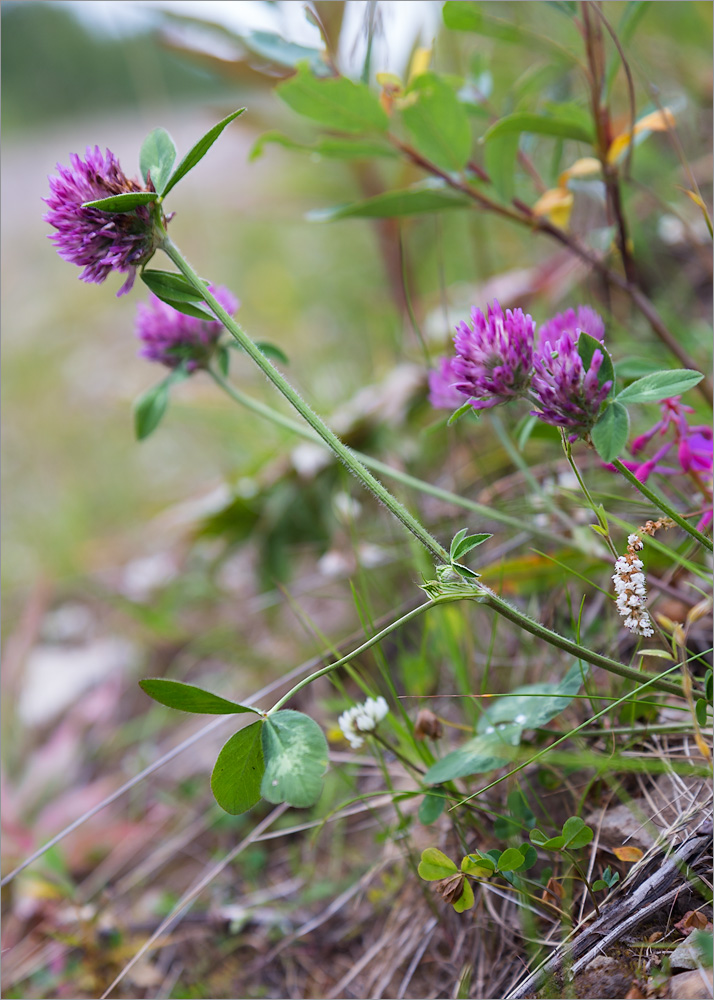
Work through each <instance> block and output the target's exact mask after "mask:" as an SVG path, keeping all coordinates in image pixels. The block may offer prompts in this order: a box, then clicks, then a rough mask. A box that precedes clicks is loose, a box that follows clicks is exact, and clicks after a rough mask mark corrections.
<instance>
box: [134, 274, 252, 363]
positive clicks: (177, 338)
mask: <svg viewBox="0 0 714 1000" xmlns="http://www.w3.org/2000/svg"><path fill="white" fill-rule="evenodd" d="M208 290H209V291H210V292H211V293H212V294H213V295H215V297H216V298H217V299H218V301H219V302H220V304H221V305H222V306H223V308H224V309H225V310H226V312H227V313H230V314H231V315H232V314H233V313H234V312H235V311H236V310H237V308H238V304H239V303H238V300H237V299H236V298H235V296H234V295H233V294H232V293H231V292H229V290H228V289H227V288H222V287H218V288H214V286H213V285H209V286H208ZM222 332H223V326H222V325H221V324H220V323H219V322H218V321H211V320H204V319H198V318H196V317H194V316H187V315H186V314H185V313H181V312H178V311H177V310H176V309H174V308H173V307H172V306H170V305H167V303H166V302H162V301H161V299H159V298H157V297H156V296H155V295H151V296H150V297H149V302H148V304H146V303H144V302H140V303H139V305H138V307H137V315H136V335H137V337H138V338H139V340H141V341H142V342H143V345H144V346H143V347H142V349H141V350H140V351H139V357H141V358H148V359H149V361H158V362H159V363H160V364H162V365H166V367H167V368H176V367H177V366H178V365H180V364H181V363H184V364H185V366H186V370H187V371H189V372H192V371H195V370H196V369H197V368H205V367H206V365H207V364H208V362H209V361H210V359H211V357H212V356H213V353H214V351H215V349H216V345H217V344H218V340H219V338H220V336H221V333H222Z"/></svg>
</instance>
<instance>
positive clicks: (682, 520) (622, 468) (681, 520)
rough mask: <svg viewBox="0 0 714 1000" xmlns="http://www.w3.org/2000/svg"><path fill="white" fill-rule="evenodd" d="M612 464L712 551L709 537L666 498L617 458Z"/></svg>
mask: <svg viewBox="0 0 714 1000" xmlns="http://www.w3.org/2000/svg"><path fill="white" fill-rule="evenodd" d="M612 464H613V465H614V466H615V468H616V469H617V471H618V472H619V473H620V474H621V475H623V476H624V477H625V479H626V480H627V481H628V483H630V485H631V486H634V487H635V489H636V490H639V491H640V493H641V494H642V495H643V496H645V497H647V499H648V500H649V501H650V502H651V503H653V504H654V505H655V507H659V509H660V510H661V511H662V513H663V514H666V515H667V517H671V518H672V520H673V521H675V522H676V523H677V524H678V525H679V527H680V528H684V530H685V531H686V532H687V534H689V535H691V536H692V538H696V540H697V541H698V542H699V544H700V545H703V546H704V547H705V548H706V549H708V550H709V551H710V552H712V551H714V545H712V540H711V538H707V536H706V535H703V534H702V533H701V531H697V529H696V528H693V527H692V525H691V524H689V523H688V522H687V520H686V519H685V518H683V517H682V515H681V514H678V513H677V511H676V510H675V509H674V508H673V507H670V505H669V504H668V503H667V501H666V500H663V499H662V497H659V496H657V494H656V493H654V492H653V491H652V490H651V489H650V488H649V486H647V485H646V484H645V483H642V482H640V480H639V479H638V478H637V476H635V475H634V474H633V473H632V472H630V470H629V469H628V468H627V466H626V465H623V463H622V462H621V461H620V459H619V458H616V459H615V461H614V462H613V463H612Z"/></svg>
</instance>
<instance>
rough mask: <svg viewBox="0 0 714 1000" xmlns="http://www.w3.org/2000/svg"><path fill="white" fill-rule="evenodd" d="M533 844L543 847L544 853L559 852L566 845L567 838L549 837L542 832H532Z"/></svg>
mask: <svg viewBox="0 0 714 1000" xmlns="http://www.w3.org/2000/svg"><path fill="white" fill-rule="evenodd" d="M529 836H530V839H531V843H532V844H535V845H536V847H542V848H543V850H544V851H559V850H560V849H561V847H563V846H564V845H565V837H563V836H562V835H561V836H560V837H547V836H546V835H545V834H544V833H543V831H542V830H531V832H530V835H529Z"/></svg>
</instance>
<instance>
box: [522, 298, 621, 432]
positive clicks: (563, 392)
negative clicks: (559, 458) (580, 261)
mask: <svg viewBox="0 0 714 1000" xmlns="http://www.w3.org/2000/svg"><path fill="white" fill-rule="evenodd" d="M571 311H572V310H571ZM591 311H592V310H591ZM556 318H557V317H556ZM546 326H547V324H546ZM578 337H579V331H578V332H577V333H576V334H575V335H574V334H571V333H563V334H561V336H560V337H559V338H558V339H557V340H556V341H555V342H551V341H548V340H545V341H543V340H541V342H540V344H539V348H538V352H537V353H536V355H535V356H534V358H533V382H532V386H531V388H532V394H533V396H534V397H535V400H536V402H537V404H538V406H539V407H540V409H538V410H531V413H532V414H533V416H535V417H538V418H539V419H540V420H542V421H544V423H546V424H554V425H555V426H556V427H563V428H564V429H565V430H567V431H569V432H570V439H571V441H574V440H575V439H576V438H579V437H583V436H584V435H585V434H587V433H588V432H589V431H590V430H591V428H592V426H593V424H594V423H595V421H596V420H597V418H598V414H599V411H600V406H601V405H602V403H603V401H604V400H605V398H606V397H607V394H608V393H609V391H610V389H611V388H612V381H610V380H609V381H607V382H604V383H603V384H602V385H598V374H599V372H600V368H601V367H602V363H603V361H604V354H603V352H602V351H595V352H594V353H593V356H592V359H591V361H590V364H589V366H588V368H587V370H586V369H585V366H584V365H583V361H582V358H581V357H580V354H579V353H578Z"/></svg>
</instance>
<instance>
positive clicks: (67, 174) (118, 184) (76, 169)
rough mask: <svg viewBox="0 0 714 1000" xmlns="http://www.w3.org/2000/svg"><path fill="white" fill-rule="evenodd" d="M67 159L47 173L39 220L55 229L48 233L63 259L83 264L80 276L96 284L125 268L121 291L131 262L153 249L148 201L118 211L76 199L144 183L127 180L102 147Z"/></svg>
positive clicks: (121, 191)
mask: <svg viewBox="0 0 714 1000" xmlns="http://www.w3.org/2000/svg"><path fill="white" fill-rule="evenodd" d="M70 163H71V166H70V167H63V166H61V165H60V164H59V163H58V164H57V171H58V176H52V177H50V178H49V182H50V197H49V198H43V201H45V202H46V203H47V205H49V211H48V212H47V213H46V214H45V215H44V216H43V218H44V221H45V222H49V224H50V225H51V226H54V228H55V229H56V230H57V232H56V233H52V234H50V237H49V238H50V239H51V240H52V241H53V242H54V244H55V247H56V248H57V252H58V254H59V255H60V257H61V258H62V259H63V260H67V261H69V262H70V264H76V265H77V266H78V267H82V268H84V270H83V271H82V273H81V274H80V278H81V280H82V281H89V282H94V283H95V284H101V283H102V282H103V281H104V280H105V279H106V278H107V277H108V276H109V274H110V273H111V272H112V271H123V272H125V273H126V272H128V274H129V277H128V278H127V280H126V281H125V282H124V284H123V285H122V287H121V289H120V290H119V292H118V294H119V295H123V294H124V293H125V292H128V291H129V290H130V288H131V287H132V285H133V284H134V278H135V277H136V269H137V267H138V266H139V265H140V264H142V263H143V262H144V261H146V260H148V258H149V257H150V256H151V254H152V253H153V251H154V249H155V243H154V230H153V225H152V220H151V213H150V209H149V206H147V205H140V206H139V207H138V208H136V209H134V210H133V211H132V212H121V213H118V212H102V211H100V210H99V209H97V208H83V207H82V205H83V203H84V202H86V201H97V200H99V199H100V198H110V197H112V196H114V195H118V194H127V193H130V192H136V191H144V190H147V189H146V188H143V187H141V186H140V185H139V184H138V182H137V181H132V180H129V178H128V177H127V176H126V175H125V174H124V171H123V170H122V168H121V167H120V165H119V161H118V160H117V158H116V157H115V156H114V154H113V153H112V152H110V151H109V150H108V149H107V150H106V151H105V154H104V156H102V153H101V151H100V149H99V146H95V147H94V149H91V148H90V147H87V152H86V158H85V159H84V160H83V159H81V157H79V156H78V155H77V154H76V153H72V155H71V156H70ZM148 190H153V189H151V188H149V189H148Z"/></svg>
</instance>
